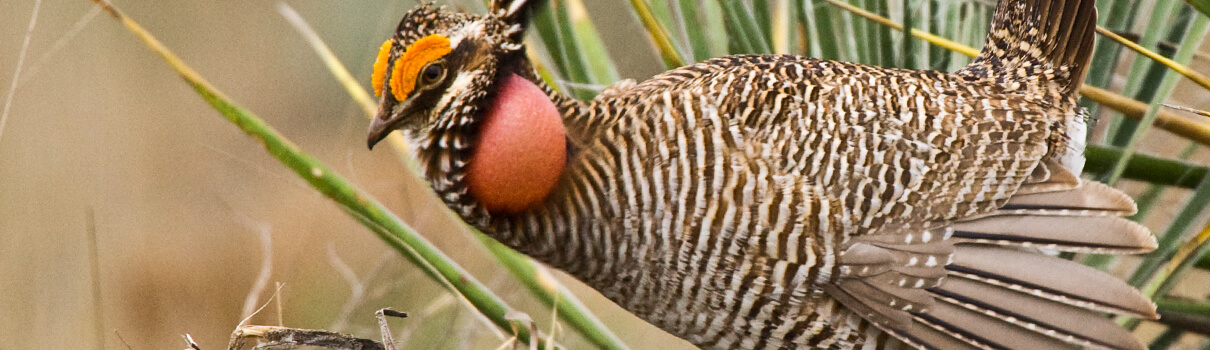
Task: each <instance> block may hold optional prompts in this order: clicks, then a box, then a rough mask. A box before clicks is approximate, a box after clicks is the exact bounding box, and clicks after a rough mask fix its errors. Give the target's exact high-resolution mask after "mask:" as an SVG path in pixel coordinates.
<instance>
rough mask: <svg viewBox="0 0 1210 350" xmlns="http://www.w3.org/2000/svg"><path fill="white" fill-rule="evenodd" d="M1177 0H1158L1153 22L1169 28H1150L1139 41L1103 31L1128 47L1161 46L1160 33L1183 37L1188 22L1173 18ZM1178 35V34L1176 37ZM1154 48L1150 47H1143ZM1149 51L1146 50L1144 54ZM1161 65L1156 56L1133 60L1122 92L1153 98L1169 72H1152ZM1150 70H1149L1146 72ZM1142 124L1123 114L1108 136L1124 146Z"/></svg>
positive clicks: (1133, 95)
mask: <svg viewBox="0 0 1210 350" xmlns="http://www.w3.org/2000/svg"><path fill="white" fill-rule="evenodd" d="M1176 3H1177V2H1176V1H1175V0H1157V1H1156V2H1155V4H1154V6H1153V9H1152V13H1151V18H1150V19H1149V22H1150V23H1157V24H1159V25H1157V27H1166V29H1167V30H1160V28H1156V30H1148V31H1146V32H1145V33H1143V35H1142V36H1141V37H1139V41H1138V42H1137V43H1135V42H1132V41H1128V40H1125V38H1122V37H1120V36H1118V35H1117V34H1116V33H1114V32H1110V31H1105V32H1106V33H1108V34H1109V35H1106V34H1102V36H1103V37H1105V38H1109V39H1112V40H1113V41H1117V42H1118V43H1119V45H1122V46H1126V47H1128V48H1129V47H1136V48H1145V47H1157V45H1156V44H1157V43H1158V42H1159V41H1160V36H1161V35H1162V34H1164V33H1165V32H1166V33H1167V36H1168V39H1169V40H1174V41H1179V40H1180V39H1181V38H1182V37H1183V36H1185V34H1186V32H1187V31H1186V30H1185V29H1186V28H1188V23H1187V22H1183V21H1179V20H1178V21H1169V20H1168V19H1169V18H1170V17H1169V16H1173V15H1175V12H1173V8H1174V6H1173V5H1175V4H1176ZM1174 35H1175V37H1173V36H1174ZM1141 52H1150V51H1146V50H1144V51H1141ZM1143 55H1146V54H1143ZM1159 57H1163V56H1159ZM1157 66H1159V65H1158V64H1157V62H1156V61H1155V60H1154V59H1152V60H1141V59H1136V60H1134V62H1132V63H1131V64H1130V69H1129V70H1128V73H1127V75H1126V77H1127V80H1126V85H1125V87H1123V88H1122V95H1125V96H1130V97H1132V98H1134V99H1137V100H1139V101H1143V102H1148V103H1150V102H1153V100H1154V96H1155V93H1156V91H1157V87H1158V86H1160V85H1161V84H1162V81H1163V78H1164V77H1165V76H1167V72H1166V71H1160V73H1159V74H1152V71H1154V70H1155V68H1157ZM1144 72H1146V73H1147V74H1144ZM1137 128H1138V123H1136V122H1134V121H1131V120H1124V119H1122V118H1113V119H1112V120H1111V121H1110V124H1109V127H1107V128H1106V134H1107V136H1108V138H1107V140H1108V142H1110V143H1111V144H1113V145H1114V146H1118V147H1123V146H1126V145H1127V142H1129V139H1130V137H1131V136H1132V135H1134V130H1135V129H1137Z"/></svg>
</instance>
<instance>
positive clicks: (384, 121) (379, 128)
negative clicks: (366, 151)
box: [366, 96, 412, 150]
mask: <svg viewBox="0 0 1210 350" xmlns="http://www.w3.org/2000/svg"><path fill="white" fill-rule="evenodd" d="M400 103H402V104H403V107H402V108H395V105H397V104H400ZM411 106H412V100H411V99H408V100H406V101H400V102H396V101H394V100H392V99H390V98H388V97H386V96H383V98H382V101H381V102H380V103H379V104H378V113H376V114H375V116H374V120H372V121H370V131H369V137H368V138H367V139H366V146H368V147H369V148H370V149H371V150H372V149H374V145H376V144H378V142H381V141H382V139H385V138H387V136H390V135H391V132H392V131H395V129H397V128H399V124H400V123H402V121H403V119H405V118H408V116H409V115H411V114H412V111H411V110H410V109H411V108H409V107H411ZM396 110H398V111H399V113H393V112H394V111H396Z"/></svg>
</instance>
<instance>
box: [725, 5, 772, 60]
mask: <svg viewBox="0 0 1210 350" xmlns="http://www.w3.org/2000/svg"><path fill="white" fill-rule="evenodd" d="M718 1H719V5H720V6H721V7H722V10H723V20H724V22H725V23H726V26H727V29H728V32H729V33H731V35H730V39H731V47H730V50H731V53H732V54H741V53H747V54H770V53H773V49H772V48H770V43H769V41H768V40H769V36H768V35H766V34H765V33H764V32H763V31H762V30H761V26H760V25H758V24H757V23H756V17H755V15H754V14H753V13H752V10H751V9H750V8H748V6H747V5H746V4H744V2H742V1H739V0H718Z"/></svg>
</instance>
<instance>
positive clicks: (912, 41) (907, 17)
mask: <svg viewBox="0 0 1210 350" xmlns="http://www.w3.org/2000/svg"><path fill="white" fill-rule="evenodd" d="M915 3H916V1H912V0H903V28H904V31H905V32H907V33H911V32H912V29H913V28H916V16H915V14H914V13H915V12H916V11H915V9H916V6H914V4H915ZM885 28H887V30H888V31H889V30H891V28H889V27H885ZM926 30H927V29H926ZM888 35H889V34H888ZM918 45H919V44H918V43H917V42H916V38H915V37H913V36H911V35H901V36H900V38H899V47H900V48H902V49H901V50H902V51H900V57H903V62H901V63H900V67H903V68H907V69H920V65H919V64H918V62H920V61H919V59H920V57H918V55H919V54H920V53H924V52H928V50H921V49H919V48H918Z"/></svg>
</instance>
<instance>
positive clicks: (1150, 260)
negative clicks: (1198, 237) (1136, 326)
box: [1127, 175, 1210, 295]
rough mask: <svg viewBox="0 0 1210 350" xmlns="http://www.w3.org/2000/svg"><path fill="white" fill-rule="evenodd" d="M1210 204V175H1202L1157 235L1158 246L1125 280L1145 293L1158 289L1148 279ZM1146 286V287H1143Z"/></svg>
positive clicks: (1174, 250)
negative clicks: (1165, 226)
mask: <svg viewBox="0 0 1210 350" xmlns="http://www.w3.org/2000/svg"><path fill="white" fill-rule="evenodd" d="M1208 204H1210V175H1206V176H1203V177H1202V179H1201V181H1200V183H1199V184H1198V186H1197V188H1196V189H1195V190H1194V191H1193V194H1192V195H1191V196H1190V197H1189V200H1188V201H1187V202H1186V203H1185V205H1184V206H1183V207H1182V209H1181V211H1180V212H1179V213H1177V215H1176V217H1175V218H1174V219H1173V220H1172V222H1171V224H1169V226H1168V228H1167V229H1166V230H1164V233H1163V234H1162V235H1159V237H1158V240H1159V242H1158V243H1159V248H1156V250H1155V251H1153V252H1151V253H1148V254H1147V255H1146V256H1145V257H1144V258H1143V262H1142V263H1141V264H1139V267H1138V269H1136V270H1135V271H1134V273H1133V274H1131V276H1130V278H1129V279H1127V281H1128V282H1129V283H1130V285H1132V286H1135V287H1136V288H1140V289H1143V290H1144V293H1146V294H1147V295H1153V293H1154V292H1155V291H1156V290H1157V289H1158V285H1154V284H1153V285H1152V286H1150V287H1149V286H1148V283H1149V281H1152V279H1153V278H1154V277H1156V275H1157V273H1158V272H1159V270H1160V268H1162V267H1163V264H1164V263H1165V262H1167V261H1168V260H1169V259H1171V258H1172V256H1173V255H1174V254H1176V250H1177V247H1178V246H1180V242H1181V241H1183V238H1184V234H1185V232H1186V231H1188V230H1189V228H1190V227H1192V226H1193V222H1194V221H1195V220H1197V218H1198V217H1200V216H1201V215H1203V213H1202V211H1203V209H1205V207H1206V206H1207V205H1208ZM1143 287H1148V288H1145V289H1144V288H1143Z"/></svg>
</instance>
